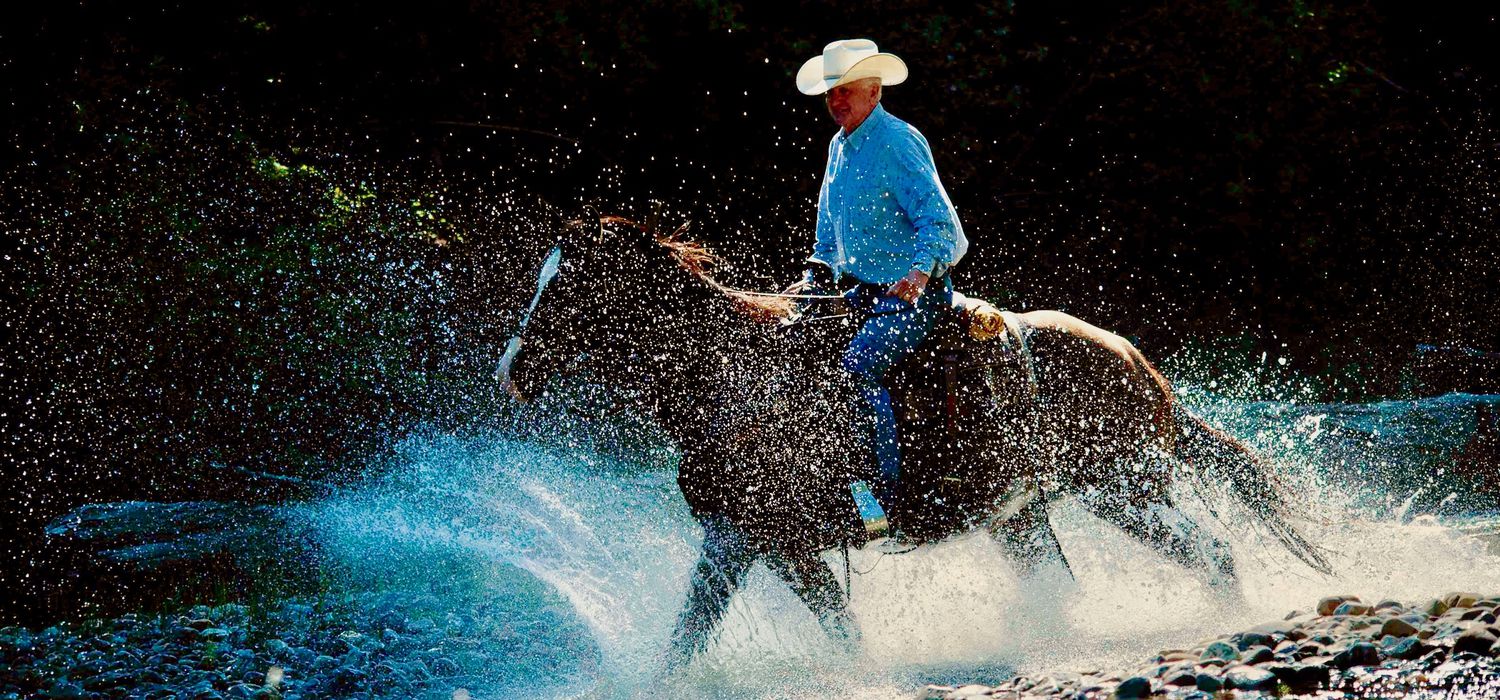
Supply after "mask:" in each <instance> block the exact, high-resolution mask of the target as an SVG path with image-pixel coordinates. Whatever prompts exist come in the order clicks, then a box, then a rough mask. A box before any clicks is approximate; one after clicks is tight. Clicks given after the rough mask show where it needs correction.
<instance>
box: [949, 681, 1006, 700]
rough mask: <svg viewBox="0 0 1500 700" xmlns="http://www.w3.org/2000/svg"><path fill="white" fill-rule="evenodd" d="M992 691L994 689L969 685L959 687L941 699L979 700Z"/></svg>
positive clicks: (973, 684)
mask: <svg viewBox="0 0 1500 700" xmlns="http://www.w3.org/2000/svg"><path fill="white" fill-rule="evenodd" d="M992 690H994V688H991V687H989V686H985V685H979V684H977V683H971V684H969V685H962V686H959V687H957V688H955V689H953V690H951V691H949V692H948V693H946V694H944V695H943V696H942V697H943V700H979V699H980V698H987V697H989V696H990V691H992Z"/></svg>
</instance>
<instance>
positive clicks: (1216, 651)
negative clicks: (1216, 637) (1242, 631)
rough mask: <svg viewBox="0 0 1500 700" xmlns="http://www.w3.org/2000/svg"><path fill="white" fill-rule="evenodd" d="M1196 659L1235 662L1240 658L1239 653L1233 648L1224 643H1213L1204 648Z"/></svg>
mask: <svg viewBox="0 0 1500 700" xmlns="http://www.w3.org/2000/svg"><path fill="white" fill-rule="evenodd" d="M1198 658H1200V659H1203V660H1205V661H1206V660H1209V659H1219V660H1221V661H1235V660H1238V659H1239V658H1240V652H1239V650H1238V649H1235V648H1234V647H1233V646H1231V645H1229V644H1227V643H1225V642H1214V643H1212V644H1209V645H1208V646H1206V647H1204V648H1203V653H1202V654H1200V655H1199V657H1198Z"/></svg>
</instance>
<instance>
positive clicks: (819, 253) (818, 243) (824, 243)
mask: <svg viewBox="0 0 1500 700" xmlns="http://www.w3.org/2000/svg"><path fill="white" fill-rule="evenodd" d="M837 143H838V137H837V136H835V137H834V140H833V141H830V142H829V143H828V161H827V165H825V166H824V168H823V184H822V185H821V186H820V187H819V188H818V220H817V229H816V231H815V234H814V235H815V237H814V241H813V249H812V255H809V256H808V258H807V260H808V262H815V263H821V264H823V265H824V266H826V267H828V269H830V270H833V274H834V277H838V274H839V273H838V269H839V268H838V266H839V263H841V262H842V261H840V260H838V243H837V239H836V238H835V237H834V230H833V226H834V222H833V213H832V212H830V211H829V209H828V207H829V204H830V203H829V201H828V196H829V195H828V183H829V182H831V181H832V179H833V178H832V177H830V176H831V175H832V173H831V172H830V171H831V170H832V168H833V149H834V147H835V146H836V145H837Z"/></svg>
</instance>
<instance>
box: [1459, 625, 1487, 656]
mask: <svg viewBox="0 0 1500 700" xmlns="http://www.w3.org/2000/svg"><path fill="white" fill-rule="evenodd" d="M1494 646H1495V635H1494V634H1491V633H1490V631H1489V630H1487V629H1471V630H1468V631H1467V632H1464V633H1463V634H1460V635H1458V638H1457V639H1454V640H1453V653H1455V654H1458V653H1462V652H1470V653H1473V654H1478V655H1480V656H1488V655H1489V654H1490V652H1491V650H1493V649H1494Z"/></svg>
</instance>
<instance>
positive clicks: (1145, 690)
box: [1115, 676, 1151, 698]
mask: <svg viewBox="0 0 1500 700" xmlns="http://www.w3.org/2000/svg"><path fill="white" fill-rule="evenodd" d="M1150 695H1151V679H1149V678H1142V677H1140V676H1133V677H1130V678H1126V679H1125V680H1123V681H1120V685H1119V686H1118V687H1116V688H1115V697H1117V698H1144V697H1149V696H1150Z"/></svg>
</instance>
